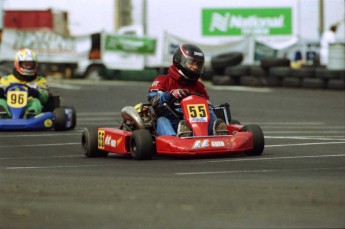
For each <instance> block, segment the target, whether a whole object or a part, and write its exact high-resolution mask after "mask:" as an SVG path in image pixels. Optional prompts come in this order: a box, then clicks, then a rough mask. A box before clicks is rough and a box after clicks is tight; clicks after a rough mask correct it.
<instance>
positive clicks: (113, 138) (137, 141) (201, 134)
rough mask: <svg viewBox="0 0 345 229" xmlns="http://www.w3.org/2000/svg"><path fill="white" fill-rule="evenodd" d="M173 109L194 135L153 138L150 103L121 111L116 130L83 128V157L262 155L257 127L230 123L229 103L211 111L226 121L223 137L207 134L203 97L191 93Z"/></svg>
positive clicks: (260, 133) (207, 117) (206, 107)
mask: <svg viewBox="0 0 345 229" xmlns="http://www.w3.org/2000/svg"><path fill="white" fill-rule="evenodd" d="M174 106H178V108H180V110H182V113H183V114H182V115H183V117H184V119H185V120H186V121H187V122H188V124H189V125H190V127H191V129H192V131H193V136H190V137H178V136H156V120H157V119H156V115H155V114H154V111H153V109H152V107H151V106H150V104H142V103H140V104H138V105H137V106H135V107H133V106H126V107H124V108H123V109H122V110H121V115H122V117H123V121H122V123H121V125H120V127H119V128H113V127H95V128H86V129H84V130H83V133H82V139H81V144H82V149H83V152H84V154H85V156H86V157H106V156H107V155H108V153H115V154H122V155H131V156H132V157H133V158H134V159H137V160H147V159H151V158H152V157H153V156H206V155H207V156H212V155H214V156H216V155H219V156H220V155H227V154H229V155H230V154H238V153H242V154H243V153H244V154H246V155H257V156H258V155H261V154H262V153H263V150H264V145H265V142H264V135H263V132H262V130H261V128H260V126H258V125H241V124H240V122H238V121H237V120H232V119H231V114H230V107H229V105H228V104H222V105H217V106H213V107H212V108H211V109H213V110H214V111H215V114H216V116H217V117H218V118H221V119H223V120H224V121H225V122H226V124H227V130H228V134H226V135H209V134H208V124H209V121H210V113H209V106H208V103H207V101H206V100H205V99H204V98H203V97H201V96H199V95H197V94H192V95H189V96H188V97H186V98H184V99H183V100H182V101H181V102H180V103H178V104H176V103H175V105H174ZM165 107H166V108H168V109H169V110H170V111H171V112H173V113H175V110H176V109H175V108H176V107H172V106H171V105H168V104H165ZM175 115H178V114H176V113H175Z"/></svg>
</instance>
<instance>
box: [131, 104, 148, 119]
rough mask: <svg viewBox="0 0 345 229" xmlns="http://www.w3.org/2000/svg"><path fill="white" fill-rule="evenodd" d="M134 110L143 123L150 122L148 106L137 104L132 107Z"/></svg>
mask: <svg viewBox="0 0 345 229" xmlns="http://www.w3.org/2000/svg"><path fill="white" fill-rule="evenodd" d="M134 109H135V110H136V111H137V112H138V114H139V115H140V117H141V119H142V120H143V121H144V123H147V122H149V121H151V111H150V109H149V107H148V106H146V105H144V104H143V103H138V104H137V105H135V106H134Z"/></svg>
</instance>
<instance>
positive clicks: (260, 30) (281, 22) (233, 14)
mask: <svg viewBox="0 0 345 229" xmlns="http://www.w3.org/2000/svg"><path fill="white" fill-rule="evenodd" d="M202 35H204V36H224V35H233V36H241V35H292V10H291V8H241V9H235V8H231V9H203V10H202Z"/></svg>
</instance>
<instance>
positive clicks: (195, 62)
mask: <svg viewBox="0 0 345 229" xmlns="http://www.w3.org/2000/svg"><path fill="white" fill-rule="evenodd" d="M181 65H182V67H184V68H185V69H186V70H189V71H191V72H193V73H197V74H201V73H202V72H203V70H204V60H203V59H201V60H200V59H196V58H191V57H185V56H184V55H182V57H181Z"/></svg>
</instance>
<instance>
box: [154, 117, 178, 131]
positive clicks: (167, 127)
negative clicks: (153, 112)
mask: <svg viewBox="0 0 345 229" xmlns="http://www.w3.org/2000/svg"><path fill="white" fill-rule="evenodd" d="M160 135H170V136H176V131H175V130H174V128H173V125H172V123H171V122H170V120H169V119H168V118H166V117H163V116H162V117H159V118H158V119H157V136H160Z"/></svg>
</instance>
